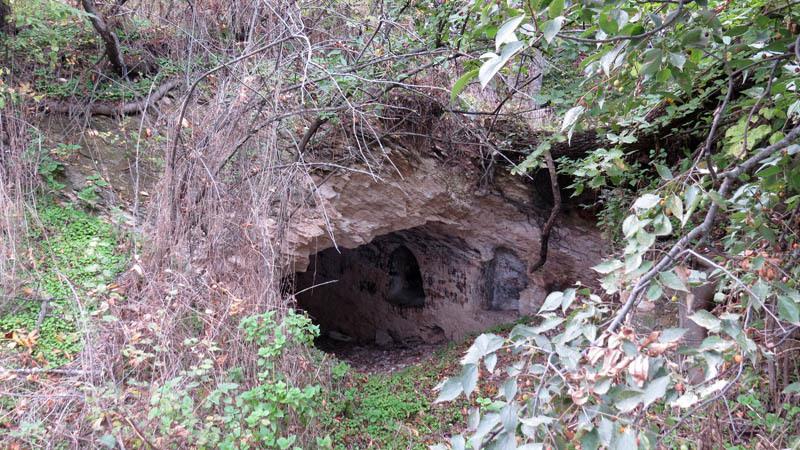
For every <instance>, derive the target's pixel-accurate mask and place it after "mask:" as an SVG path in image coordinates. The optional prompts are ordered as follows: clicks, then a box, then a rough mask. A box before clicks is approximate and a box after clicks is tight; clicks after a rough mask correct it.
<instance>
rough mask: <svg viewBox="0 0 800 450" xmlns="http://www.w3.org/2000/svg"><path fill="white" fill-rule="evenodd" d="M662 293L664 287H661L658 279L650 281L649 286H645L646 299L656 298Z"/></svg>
mask: <svg viewBox="0 0 800 450" xmlns="http://www.w3.org/2000/svg"><path fill="white" fill-rule="evenodd" d="M663 293H664V289H662V288H661V284H660V283H659V282H658V280H653V282H652V283H650V286H649V287H648V288H647V299H648V300H658V299H659V298H661V295H662V294H663Z"/></svg>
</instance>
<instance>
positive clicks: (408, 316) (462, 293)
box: [295, 226, 480, 360]
mask: <svg viewBox="0 0 800 450" xmlns="http://www.w3.org/2000/svg"><path fill="white" fill-rule="evenodd" d="M479 260H480V255H479V253H478V252H477V251H475V250H470V249H469V247H468V246H467V245H466V244H465V243H464V242H463V241H462V240H461V239H458V238H455V237H452V236H449V235H447V234H446V233H444V232H442V231H441V230H437V229H436V228H434V227H431V226H422V227H416V228H412V229H407V230H402V231H397V232H393V233H389V234H386V235H382V236H378V237H376V238H375V239H373V240H372V241H371V242H369V243H367V244H364V245H361V246H359V247H356V248H352V249H345V248H340V249H338V250H337V249H335V248H328V249H325V250H322V251H320V252H318V253H317V254H315V255H312V256H311V257H310V260H309V265H308V268H307V270H305V271H303V272H298V273H296V274H295V292H297V294H295V297H296V299H297V306H298V308H300V309H302V310H304V311H306V312H307V313H308V314H309V316H310V317H311V318H312V320H313V321H314V322H315V323H316V324H317V325H319V327H320V332H321V337H320V339H319V340H318V342H317V345H318V347H320V348H321V349H323V350H325V351H329V352H333V353H335V354H337V356H339V357H340V358H342V359H346V360H352V359H353V355H352V353H353V352H356V353H358V352H366V351H367V350H366V349H372V350H376V351H377V350H380V352H382V354H384V356H385V355H386V354H387V353H392V354H393V356H392V357H393V358H395V357H397V354H403V353H406V354H412V355H413V354H418V353H424V354H428V353H430V351H431V347H436V346H440V345H442V344H444V343H446V342H447V341H449V340H450V339H452V338H453V337H454V335H455V334H456V333H455V332H453V330H454V329H458V328H454V326H457V325H458V320H459V316H458V315H459V314H463V311H465V308H464V303H465V302H466V299H467V298H469V297H470V295H472V296H475V295H476V294H477V293H475V292H471V291H470V286H472V285H475V286H479V283H472V284H470V281H469V280H470V279H473V278H475V277H476V275H479V274H480V268H479V267H478V266H477V265H476V263H475V262H476V261H479ZM470 262H472V264H473V265H470ZM472 269H475V270H473V272H470V270H472ZM445 330H447V331H445ZM371 357H372V358H374V359H380V358H378V356H376V355H375V354H372V356H371ZM390 359H391V358H390Z"/></svg>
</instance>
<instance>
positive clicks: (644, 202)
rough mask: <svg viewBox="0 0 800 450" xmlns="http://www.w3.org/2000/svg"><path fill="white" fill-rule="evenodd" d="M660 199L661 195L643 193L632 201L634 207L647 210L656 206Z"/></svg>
mask: <svg viewBox="0 0 800 450" xmlns="http://www.w3.org/2000/svg"><path fill="white" fill-rule="evenodd" d="M659 201H661V197H659V196H658V195H654V194H644V195H642V196H641V197H639V198H638V199H636V201H635V202H634V203H633V207H634V209H644V210H648V209H650V208H652V207H653V206H656V205H657V204H658V202H659Z"/></svg>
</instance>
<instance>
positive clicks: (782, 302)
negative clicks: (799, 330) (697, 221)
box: [778, 295, 800, 325]
mask: <svg viewBox="0 0 800 450" xmlns="http://www.w3.org/2000/svg"><path fill="white" fill-rule="evenodd" d="M778 317H780V318H781V319H783V320H785V321H787V322H789V323H791V324H792V325H800V307H798V306H797V303H795V301H794V300H792V299H791V298H789V297H786V296H784V295H781V296H779V297H778Z"/></svg>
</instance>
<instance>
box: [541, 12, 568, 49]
mask: <svg viewBox="0 0 800 450" xmlns="http://www.w3.org/2000/svg"><path fill="white" fill-rule="evenodd" d="M564 20H566V18H565V17H563V16H559V17H556V18H555V19H552V20H548V21H547V22H545V23H544V24H543V25H542V33H544V40H545V41H547V43H548V44H549V43H551V42H553V39H554V38H555V37H556V35H557V34H558V32H559V31H561V26H562V25H563V24H564Z"/></svg>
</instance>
